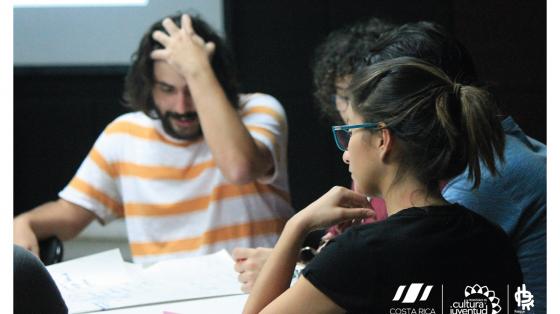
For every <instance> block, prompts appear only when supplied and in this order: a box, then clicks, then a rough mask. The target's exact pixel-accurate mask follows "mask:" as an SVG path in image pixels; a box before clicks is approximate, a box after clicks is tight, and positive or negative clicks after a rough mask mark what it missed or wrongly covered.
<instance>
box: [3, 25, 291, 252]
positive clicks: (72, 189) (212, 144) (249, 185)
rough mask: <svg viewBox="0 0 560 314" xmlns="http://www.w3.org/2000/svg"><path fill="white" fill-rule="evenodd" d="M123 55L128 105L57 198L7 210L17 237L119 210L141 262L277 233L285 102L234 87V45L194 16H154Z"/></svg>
mask: <svg viewBox="0 0 560 314" xmlns="http://www.w3.org/2000/svg"><path fill="white" fill-rule="evenodd" d="M132 61H133V62H132V66H131V67H130V70H129V73H128V75H127V77H126V82H125V94H124V100H125V101H126V105H127V106H128V107H129V108H131V109H132V110H133V111H134V112H131V113H127V114H124V115H122V116H120V117H118V118H117V119H115V120H114V121H113V122H111V123H110V124H109V125H108V126H107V127H106V129H105V130H104V131H103V133H102V134H101V135H100V136H99V138H98V139H97V141H96V143H95V145H94V146H93V148H92V149H91V151H90V153H89V155H88V156H87V158H86V159H85V160H84V162H83V163H82V165H81V166H80V168H79V170H78V172H77V173H76V175H75V176H74V178H73V179H72V180H71V182H70V183H69V184H68V186H67V187H66V188H65V189H63V190H62V191H61V192H60V194H59V196H60V199H59V200H57V201H55V202H50V203H46V204H43V205H41V206H39V207H37V208H35V209H33V210H31V211H29V212H26V213H24V214H21V215H19V216H17V217H16V218H15V219H14V242H15V244H18V245H21V246H23V247H24V248H27V249H29V250H31V251H32V252H33V253H35V254H38V244H37V243H38V240H41V239H44V238H47V237H50V236H53V235H54V236H58V237H59V238H61V239H63V240H66V239H70V238H72V237H74V236H76V235H77V234H78V233H79V232H80V231H81V230H82V229H84V228H85V227H86V226H87V225H88V224H89V223H90V222H91V221H93V220H94V219H97V220H98V221H100V222H101V223H103V224H105V223H108V222H110V221H112V220H114V219H117V218H124V219H125V220H126V228H127V233H128V240H129V243H130V249H131V253H132V257H133V260H134V261H135V262H139V263H152V262H156V261H159V260H163V259H170V258H177V257H184V256H193V255H200V254H207V253H212V252H216V251H219V250H221V249H228V250H232V249H233V248H234V247H237V246H249V247H256V246H272V245H274V243H275V242H276V240H277V239H278V235H279V233H280V231H281V230H282V228H283V226H284V223H285V221H286V220H287V219H288V218H289V217H290V216H291V215H292V214H293V209H292V207H291V204H290V195H289V187H288V175H287V161H286V158H287V155H286V151H287V122H286V116H285V112H284V109H283V107H282V105H281V104H280V103H279V102H278V101H277V100H276V99H275V98H274V97H272V96H270V95H265V94H259V93H252V94H239V91H238V88H237V81H236V78H235V71H234V67H233V60H232V56H231V53H230V52H229V50H228V49H227V47H226V46H225V43H224V42H223V40H222V39H221V38H220V37H219V36H218V35H217V34H216V33H215V32H214V31H213V30H212V29H211V28H210V26H209V25H207V24H206V23H205V22H204V21H203V20H202V19H200V18H198V17H195V16H192V17H191V16H188V15H186V14H176V15H174V16H172V17H170V18H165V19H164V20H163V21H158V22H156V23H154V24H153V25H152V26H151V27H150V28H149V29H148V31H147V32H146V33H145V34H144V36H143V37H142V39H141V42H140V45H139V47H138V50H137V51H136V52H135V53H134V55H133V60H132Z"/></svg>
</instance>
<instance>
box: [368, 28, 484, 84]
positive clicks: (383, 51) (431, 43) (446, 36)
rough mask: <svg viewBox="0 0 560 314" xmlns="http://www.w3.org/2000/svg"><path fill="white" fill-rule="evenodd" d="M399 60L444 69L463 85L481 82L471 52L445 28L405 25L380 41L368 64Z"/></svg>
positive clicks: (382, 37)
mask: <svg viewBox="0 0 560 314" xmlns="http://www.w3.org/2000/svg"><path fill="white" fill-rule="evenodd" d="M399 57H414V58H419V59H422V60H424V61H426V62H429V63H431V64H433V65H435V66H437V67H439V68H440V69H442V70H443V71H444V72H445V73H446V74H447V75H448V76H449V77H451V79H453V80H455V81H458V82H461V83H463V84H473V83H475V82H477V81H478V78H477V73H476V69H475V65H474V62H473V59H472V57H471V55H470V53H469V52H468V50H467V49H466V48H465V46H463V44H461V42H459V41H458V40H457V39H456V38H454V37H453V36H451V34H450V33H449V32H448V31H447V30H446V29H445V28H444V27H443V26H441V25H439V24H437V23H434V22H427V21H420V22H413V23H407V24H403V25H401V26H399V27H396V28H394V29H393V30H391V31H389V32H386V33H385V34H383V36H381V37H380V38H379V40H378V41H377V43H376V44H375V46H374V47H373V48H372V49H371V54H370V56H369V57H368V58H367V63H368V64H373V63H377V62H381V61H385V60H390V59H394V58H399Z"/></svg>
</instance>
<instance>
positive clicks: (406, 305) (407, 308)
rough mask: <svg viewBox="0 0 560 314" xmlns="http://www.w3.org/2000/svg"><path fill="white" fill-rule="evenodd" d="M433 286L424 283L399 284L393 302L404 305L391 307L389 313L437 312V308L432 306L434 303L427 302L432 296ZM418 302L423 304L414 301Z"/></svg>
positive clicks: (429, 313) (417, 313)
mask: <svg viewBox="0 0 560 314" xmlns="http://www.w3.org/2000/svg"><path fill="white" fill-rule="evenodd" d="M433 287H434V286H432V285H425V284H424V283H412V284H410V285H402V286H399V288H397V291H396V292H395V296H394V297H393V302H398V303H400V304H402V305H401V306H396V307H392V308H390V309H389V314H436V309H435V308H434V307H432V304H430V303H429V302H425V301H427V300H428V298H429V297H430V292H431V291H432V288H433ZM417 302H421V304H420V305H417V306H415V305H414V303H417Z"/></svg>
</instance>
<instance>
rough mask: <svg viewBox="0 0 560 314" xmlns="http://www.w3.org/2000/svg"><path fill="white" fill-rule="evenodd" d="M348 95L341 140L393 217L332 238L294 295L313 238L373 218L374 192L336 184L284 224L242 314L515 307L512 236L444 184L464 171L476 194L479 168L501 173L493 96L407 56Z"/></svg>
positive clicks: (366, 186) (517, 278)
mask: <svg viewBox="0 0 560 314" xmlns="http://www.w3.org/2000/svg"><path fill="white" fill-rule="evenodd" d="M349 88H350V91H351V97H350V107H349V108H348V109H347V110H349V113H348V121H347V123H348V124H347V125H344V126H336V127H333V133H334V136H335V140H336V143H337V145H338V147H339V148H340V149H341V150H343V151H344V153H343V160H344V162H345V163H347V164H348V168H349V171H350V173H351V174H352V178H353V180H354V181H355V182H356V183H357V184H358V185H359V186H360V188H361V191H362V192H364V193H365V194H366V195H369V196H372V195H376V196H380V197H382V198H383V199H384V200H385V202H386V206H387V211H388V215H389V217H388V218H387V219H386V220H384V221H381V222H378V223H375V224H367V225H360V226H355V227H352V228H351V229H349V230H347V231H346V232H344V233H343V234H342V235H340V236H338V237H337V238H335V239H334V240H331V242H329V244H328V245H327V246H326V247H325V248H324V249H323V251H322V253H321V254H319V255H317V256H316V257H315V258H314V259H313V260H312V261H311V263H310V264H308V265H307V267H306V268H305V269H304V271H303V277H302V278H300V280H298V282H297V283H296V284H295V285H294V286H293V287H292V288H289V289H288V287H289V283H290V279H291V275H292V271H293V268H294V265H295V263H296V261H297V257H298V252H299V248H300V246H301V244H302V241H303V239H304V238H305V236H306V235H307V233H308V232H310V231H312V230H316V229H319V228H323V227H326V226H330V225H333V224H337V223H341V222H344V221H348V220H352V219H363V218H367V217H371V216H372V215H373V211H372V210H371V209H370V207H369V205H368V201H367V198H366V196H364V195H362V194H358V193H355V192H353V191H351V190H349V189H346V188H342V187H335V188H333V189H331V190H330V191H329V192H328V193H326V194H325V195H324V196H322V197H321V198H319V199H318V200H317V201H315V202H314V203H312V204H311V205H309V206H308V207H306V208H305V209H303V210H301V211H300V212H298V213H297V214H296V215H295V216H293V217H292V218H291V219H290V220H289V221H288V223H287V224H286V226H285V228H284V230H283V232H282V235H281V237H280V239H279V241H278V243H277V244H276V246H275V247H274V250H273V252H272V255H271V256H270V258H269V259H268V261H267V262H266V264H265V266H264V268H263V269H262V271H261V273H260V275H259V277H258V278H257V281H256V283H255V286H254V287H253V289H252V292H251V295H250V297H249V300H248V301H247V304H246V305H245V312H246V313H255V312H259V311H262V312H265V313H296V312H297V313H306V312H321V313H345V312H349V313H389V312H390V310H391V309H394V308H415V307H420V306H421V307H422V308H423V309H424V310H425V312H427V313H431V312H434V313H441V312H449V310H450V309H451V310H457V311H459V312H460V311H461V310H463V309H467V307H469V306H475V307H478V309H480V310H483V307H484V309H486V312H487V313H498V312H500V311H501V309H502V308H504V309H505V308H506V307H508V308H509V309H513V307H514V302H513V300H514V298H513V294H509V291H510V286H511V290H513V289H515V288H514V287H515V286H517V285H519V284H520V283H521V281H522V275H521V271H520V268H519V264H518V262H517V257H516V255H515V252H514V250H513V248H512V247H511V244H510V242H509V240H508V237H507V235H506V234H505V233H504V232H503V231H502V230H501V229H500V228H499V227H498V226H496V225H494V224H492V223H490V222H489V221H487V220H486V219H484V218H483V217H482V216H479V215H478V214H476V213H474V212H472V211H470V210H468V209H466V208H465V207H462V206H461V205H458V204H450V203H448V202H447V201H445V199H444V198H443V197H442V196H441V192H440V189H439V183H440V182H441V181H442V180H448V179H450V178H452V177H454V176H457V175H458V174H460V173H462V172H463V171H464V170H465V169H468V172H469V175H470V177H472V178H473V182H474V184H473V187H472V188H473V189H476V188H477V186H478V185H479V184H480V177H481V167H480V162H482V163H483V164H484V165H485V166H486V167H487V168H488V169H489V171H490V172H491V173H492V174H494V175H498V174H497V173H496V165H497V163H498V162H500V160H501V159H503V149H504V133H503V130H502V128H501V126H500V119H499V117H498V116H497V113H498V110H497V107H496V105H495V104H494V102H493V101H492V100H491V97H490V95H489V94H488V93H487V92H486V91H484V90H482V89H479V88H476V87H473V86H468V85H461V84H458V83H455V82H453V81H452V80H451V79H450V78H449V77H448V76H447V75H446V74H444V73H443V72H442V71H441V70H439V69H438V68H436V67H434V66H432V65H430V64H428V63H426V62H424V61H421V60H418V59H414V58H408V57H404V58H397V59H393V60H389V61H384V62H379V63H377V64H374V65H371V66H368V67H364V68H363V69H362V70H360V71H358V72H357V73H356V74H355V75H354V76H353V79H352V82H351V84H350V87H349ZM407 287H408V288H407ZM413 287H414V289H413ZM404 289H408V290H407V292H406V294H405V293H403V291H404ZM412 290H417V291H416V292H414V291H413V292H410V291H412ZM399 292H400V293H399ZM420 292H422V293H421V294H420ZM465 300H466V301H465ZM475 301H476V302H478V303H476V302H475ZM417 302H421V303H417ZM508 302H509V303H508ZM416 312H418V310H416ZM481 313H482V312H481Z"/></svg>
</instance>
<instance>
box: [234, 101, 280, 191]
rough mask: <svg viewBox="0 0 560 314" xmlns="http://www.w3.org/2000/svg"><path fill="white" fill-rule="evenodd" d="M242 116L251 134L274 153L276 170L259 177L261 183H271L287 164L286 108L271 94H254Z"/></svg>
mask: <svg viewBox="0 0 560 314" xmlns="http://www.w3.org/2000/svg"><path fill="white" fill-rule="evenodd" d="M241 116H242V120H243V123H244V124H245V126H246V127H247V129H248V130H249V133H250V134H251V136H252V137H253V138H254V139H255V140H256V141H259V142H260V143H262V144H264V145H265V146H266V147H267V148H268V149H269V150H270V152H271V154H272V157H273V159H274V172H273V173H272V174H271V175H269V176H267V177H264V178H260V179H259V182H261V183H265V184H268V183H271V182H273V181H275V180H276V178H277V176H278V174H279V173H280V172H282V171H283V169H284V167H285V164H286V160H285V158H286V154H287V141H288V123H287V119H286V113H285V111H284V108H283V107H282V105H281V104H280V102H279V101H278V100H277V99H276V98H274V97H272V96H270V95H265V94H252V95H250V96H249V97H248V99H247V101H246V103H245V104H244V105H243V106H242V110H241Z"/></svg>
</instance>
